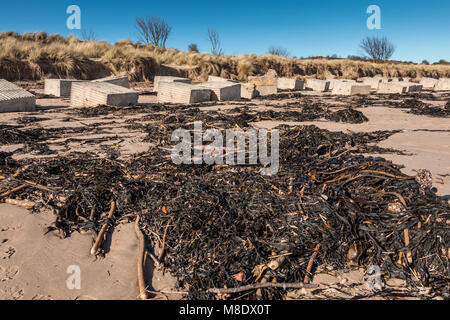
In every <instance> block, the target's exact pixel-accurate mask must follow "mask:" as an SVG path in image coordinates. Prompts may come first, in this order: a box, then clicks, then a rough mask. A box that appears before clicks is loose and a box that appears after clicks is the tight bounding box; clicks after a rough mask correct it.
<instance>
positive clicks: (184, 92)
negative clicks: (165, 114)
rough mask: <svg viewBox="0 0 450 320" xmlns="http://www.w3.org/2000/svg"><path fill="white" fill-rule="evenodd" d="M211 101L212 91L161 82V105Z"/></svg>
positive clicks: (189, 85)
mask: <svg viewBox="0 0 450 320" xmlns="http://www.w3.org/2000/svg"><path fill="white" fill-rule="evenodd" d="M210 100H211V90H210V89H205V88H202V87H201V86H199V85H192V84H189V83H184V82H177V81H175V82H164V81H163V82H160V83H159V88H158V102H159V103H179V104H191V103H198V102H205V101H210Z"/></svg>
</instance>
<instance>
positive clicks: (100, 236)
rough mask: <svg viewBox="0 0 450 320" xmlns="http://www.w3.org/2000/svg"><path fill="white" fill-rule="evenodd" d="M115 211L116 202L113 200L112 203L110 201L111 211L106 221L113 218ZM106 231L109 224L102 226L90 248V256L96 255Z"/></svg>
mask: <svg viewBox="0 0 450 320" xmlns="http://www.w3.org/2000/svg"><path fill="white" fill-rule="evenodd" d="M115 210H116V202H115V201H114V200H113V201H111V209H110V210H109V213H108V219H112V217H113V216H114V211H115ZM108 229H109V223H108V222H106V223H105V224H104V225H103V226H102V228H101V230H100V232H99V233H98V236H97V239H96V240H95V243H94V245H93V246H92V249H91V255H93V256H95V255H96V254H97V252H98V249H99V248H100V246H101V244H102V242H103V239H104V236H105V233H106V231H108Z"/></svg>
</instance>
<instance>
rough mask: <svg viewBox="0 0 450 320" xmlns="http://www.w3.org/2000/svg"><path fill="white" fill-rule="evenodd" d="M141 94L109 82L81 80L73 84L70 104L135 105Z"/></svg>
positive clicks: (76, 105)
mask: <svg viewBox="0 0 450 320" xmlns="http://www.w3.org/2000/svg"><path fill="white" fill-rule="evenodd" d="M138 98H139V94H138V93H137V92H136V91H133V90H130V89H127V88H124V87H121V86H116V85H114V84H111V83H107V82H79V83H75V82H74V83H73V84H72V92H71V94H70V105H71V106H73V107H95V106H98V105H101V104H105V105H109V106H118V107H122V106H134V105H136V104H137V101H138Z"/></svg>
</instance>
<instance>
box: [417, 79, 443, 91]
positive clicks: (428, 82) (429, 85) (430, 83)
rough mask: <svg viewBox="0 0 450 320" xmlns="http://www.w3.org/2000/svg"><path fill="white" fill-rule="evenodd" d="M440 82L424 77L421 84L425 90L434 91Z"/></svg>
mask: <svg viewBox="0 0 450 320" xmlns="http://www.w3.org/2000/svg"><path fill="white" fill-rule="evenodd" d="M438 81H439V79H435V78H428V77H422V79H421V80H420V84H421V85H422V86H423V89H428V90H432V89H434V86H435V85H436V83H438Z"/></svg>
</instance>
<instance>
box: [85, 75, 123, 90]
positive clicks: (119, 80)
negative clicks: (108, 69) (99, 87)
mask: <svg viewBox="0 0 450 320" xmlns="http://www.w3.org/2000/svg"><path fill="white" fill-rule="evenodd" d="M93 82H107V83H111V84H115V85H116V86H120V87H124V88H128V89H129V88H130V82H129V81H128V77H127V76H110V77H106V78H101V79H96V80H94V81H93Z"/></svg>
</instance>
